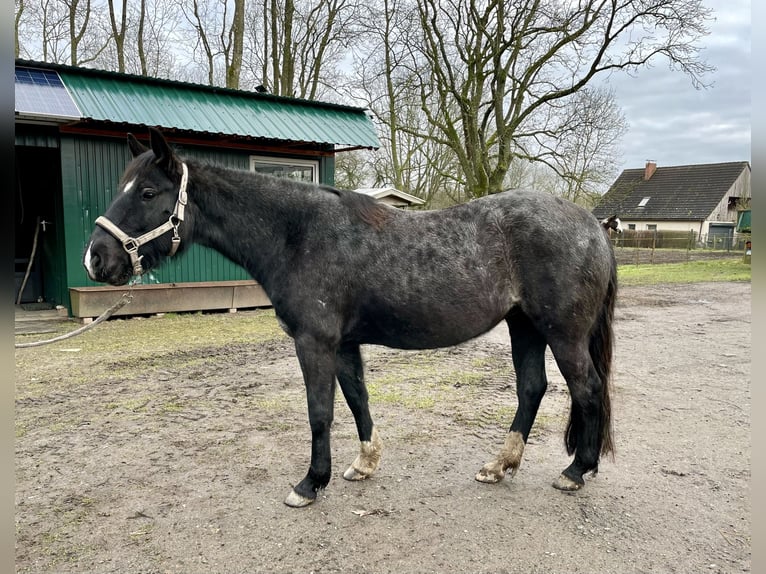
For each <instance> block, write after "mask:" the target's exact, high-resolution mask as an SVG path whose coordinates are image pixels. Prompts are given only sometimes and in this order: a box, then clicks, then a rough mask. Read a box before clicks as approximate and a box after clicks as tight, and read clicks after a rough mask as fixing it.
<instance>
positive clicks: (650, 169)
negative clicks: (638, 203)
mask: <svg viewBox="0 0 766 574" xmlns="http://www.w3.org/2000/svg"><path fill="white" fill-rule="evenodd" d="M655 171H657V163H656V162H655V161H654V160H651V159H648V160H646V167H645V168H644V181H649V178H651V177H652V176H653V175H654V172H655Z"/></svg>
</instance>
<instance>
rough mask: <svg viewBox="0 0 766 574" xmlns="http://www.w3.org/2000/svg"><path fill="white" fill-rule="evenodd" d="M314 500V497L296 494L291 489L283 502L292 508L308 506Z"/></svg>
mask: <svg viewBox="0 0 766 574" xmlns="http://www.w3.org/2000/svg"><path fill="white" fill-rule="evenodd" d="M315 500H316V499H315V498H306V497H305V496H302V495H300V494H298V493H297V492H295V491H294V490H291V491H290V494H288V495H287V498H285V504H286V505H287V506H290V507H292V508H303V507H304V506H308V505H309V504H311V503H312V502H314V501H315Z"/></svg>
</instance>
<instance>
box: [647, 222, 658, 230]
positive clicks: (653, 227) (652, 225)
mask: <svg viewBox="0 0 766 574" xmlns="http://www.w3.org/2000/svg"><path fill="white" fill-rule="evenodd" d="M646 229H647V231H657V224H656V223H647V224H646Z"/></svg>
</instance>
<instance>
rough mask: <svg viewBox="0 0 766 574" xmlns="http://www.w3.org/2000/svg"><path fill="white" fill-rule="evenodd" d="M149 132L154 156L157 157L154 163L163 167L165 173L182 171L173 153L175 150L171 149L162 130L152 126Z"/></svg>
mask: <svg viewBox="0 0 766 574" xmlns="http://www.w3.org/2000/svg"><path fill="white" fill-rule="evenodd" d="M149 134H150V138H149V139H150V143H151V146H152V151H153V152H154V156H155V157H156V158H157V159H155V160H154V163H156V164H157V165H158V166H159V167H160V168H162V169H163V170H164V171H165V173H168V174H171V175H172V174H177V173H180V168H179V167H178V164H179V162H178V159H177V158H176V156H175V154H174V153H173V150H172V149H170V145H169V144H168V142H167V140H166V139H165V136H163V135H162V133H161V132H160V130H158V129H156V128H151V127H150V128H149Z"/></svg>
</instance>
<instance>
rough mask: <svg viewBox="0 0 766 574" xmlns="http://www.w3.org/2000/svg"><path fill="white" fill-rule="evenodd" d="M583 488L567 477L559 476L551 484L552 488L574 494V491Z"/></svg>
mask: <svg viewBox="0 0 766 574" xmlns="http://www.w3.org/2000/svg"><path fill="white" fill-rule="evenodd" d="M582 487H583V484H580V483H579V482H575V481H574V480H572V479H571V478H569V477H568V476H564V475H563V474H562V475H559V477H558V478H557V479H556V480H555V481H554V482H553V488H557V489H558V490H563V491H564V492H574V491H575V490H580V489H581V488H582Z"/></svg>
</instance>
